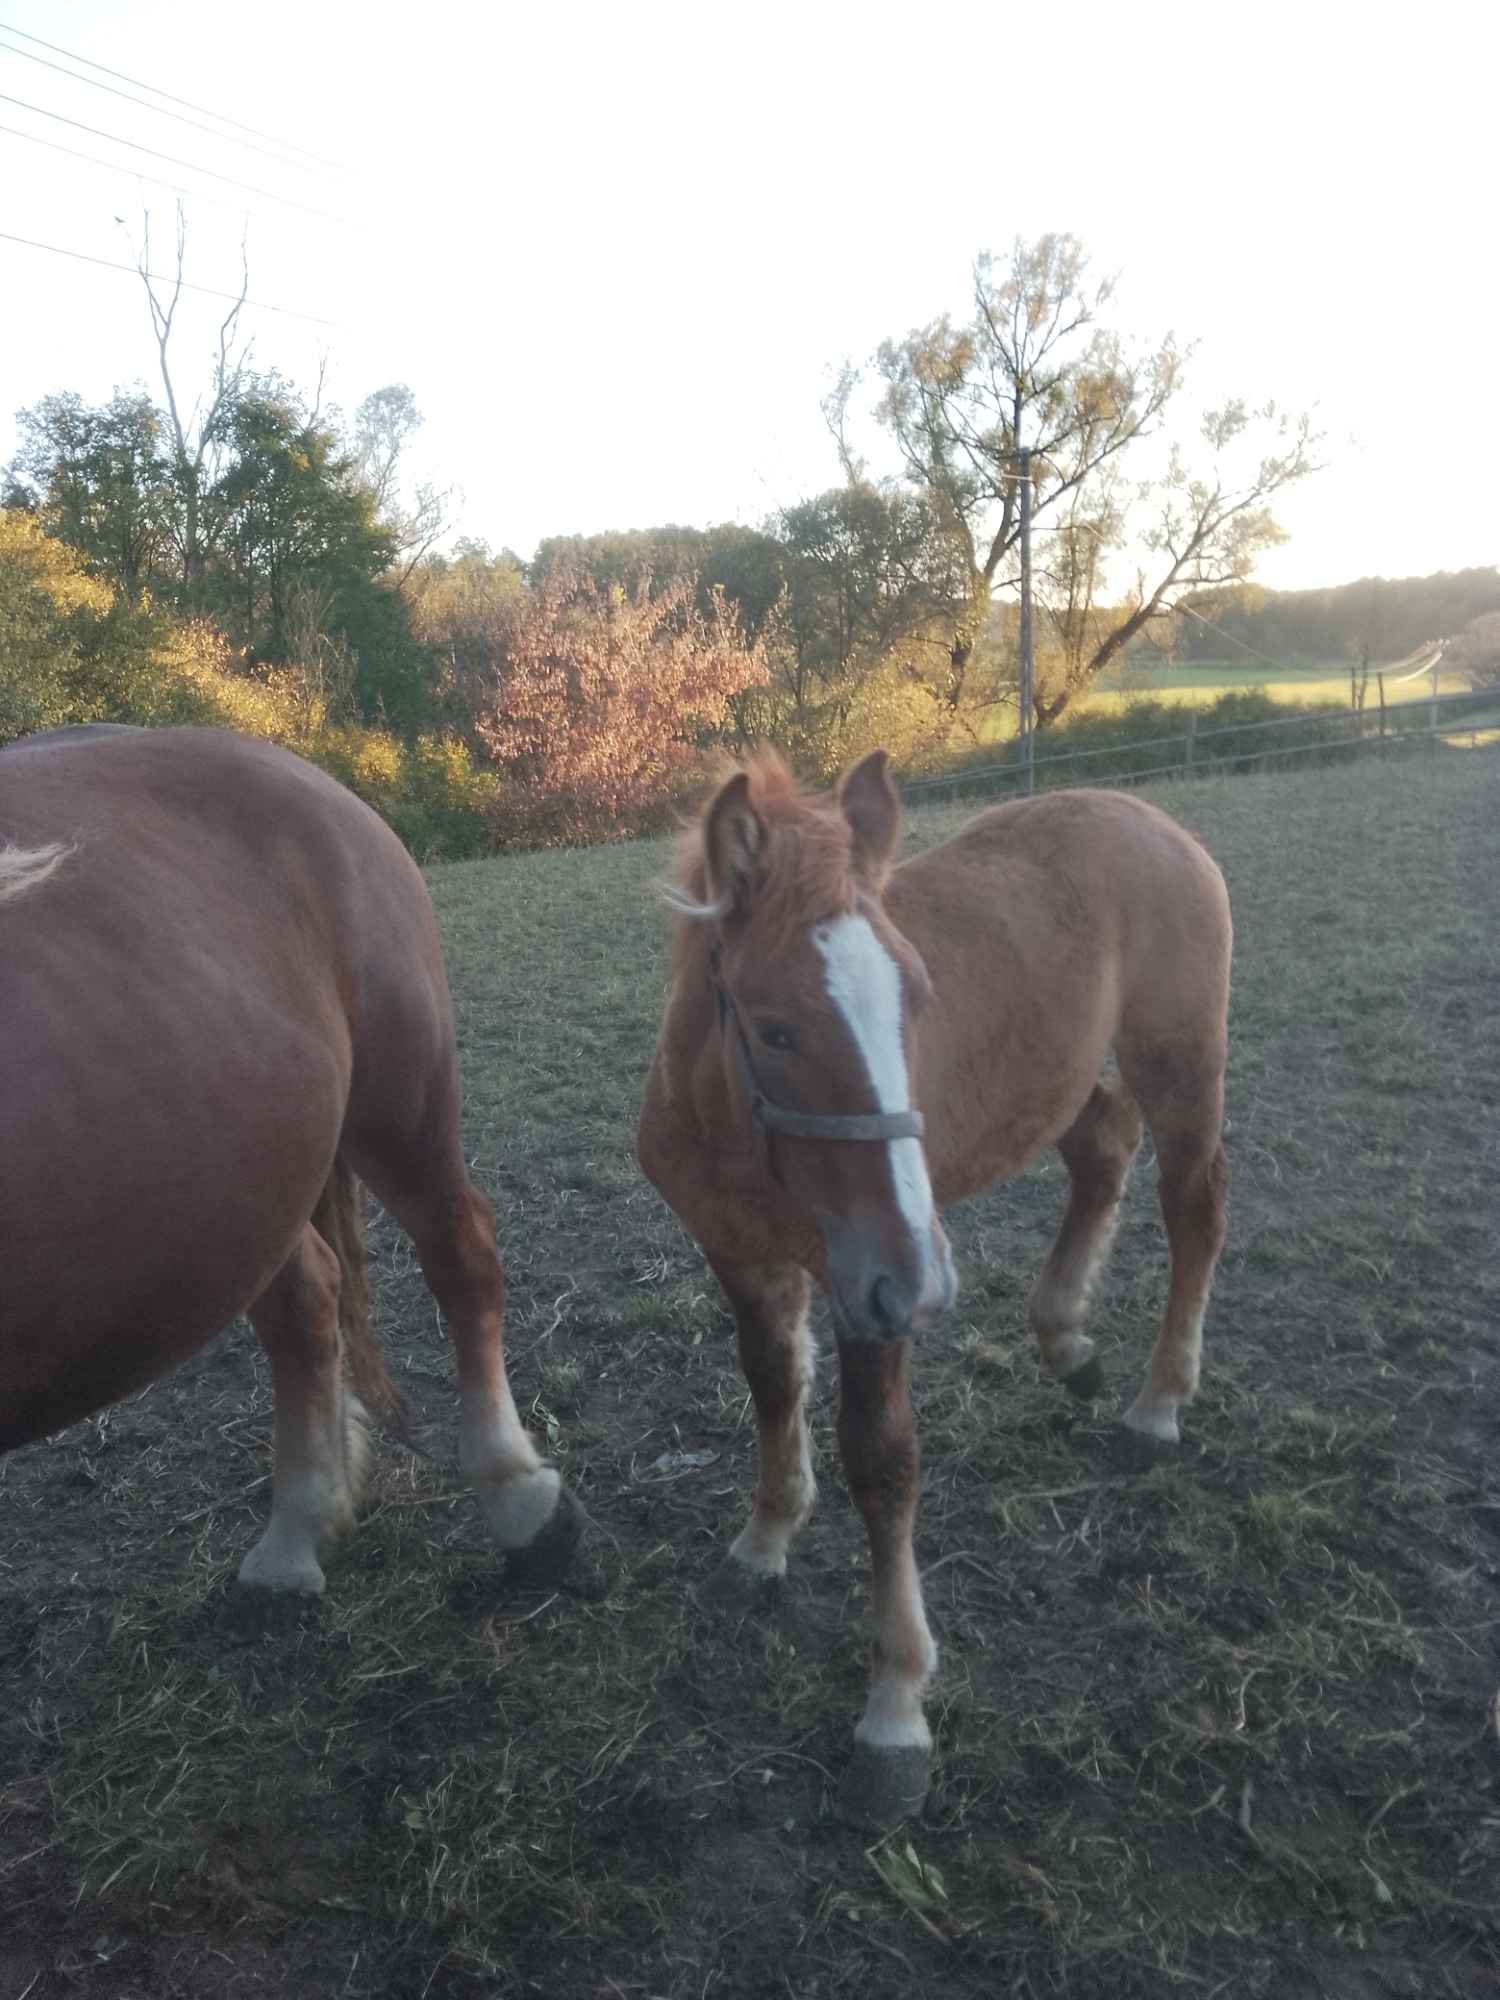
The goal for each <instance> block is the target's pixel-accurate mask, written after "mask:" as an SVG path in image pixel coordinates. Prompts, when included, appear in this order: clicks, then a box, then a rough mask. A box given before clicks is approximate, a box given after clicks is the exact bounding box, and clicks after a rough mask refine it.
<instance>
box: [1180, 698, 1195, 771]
mask: <svg viewBox="0 0 1500 2000" xmlns="http://www.w3.org/2000/svg"><path fill="white" fill-rule="evenodd" d="M1197 734H1198V711H1197V709H1196V708H1190V709H1189V710H1188V726H1187V735H1186V737H1185V738H1184V739H1183V741H1184V742H1185V743H1186V745H1187V750H1186V753H1185V755H1184V758H1183V764H1184V767H1185V769H1186V770H1187V771H1188V773H1189V775H1191V773H1192V769H1193V739H1194V737H1195V736H1196V735H1197Z"/></svg>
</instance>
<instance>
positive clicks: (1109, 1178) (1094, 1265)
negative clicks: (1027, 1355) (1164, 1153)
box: [1027, 1083, 1142, 1397]
mask: <svg viewBox="0 0 1500 2000" xmlns="http://www.w3.org/2000/svg"><path fill="white" fill-rule="evenodd" d="M1141 1130H1142V1127H1141V1115H1140V1112H1139V1111H1138V1110H1137V1109H1136V1106H1135V1103H1134V1101H1133V1099H1132V1098H1131V1097H1130V1096H1129V1095H1128V1093H1127V1092H1126V1091H1125V1090H1123V1089H1121V1088H1119V1087H1118V1086H1115V1087H1111V1086H1109V1085H1107V1084H1103V1083H1100V1084H1096V1085H1095V1087H1094V1090H1093V1092H1092V1094H1091V1095H1090V1097H1089V1101H1088V1103H1087V1104H1086V1105H1085V1106H1084V1108H1083V1110H1082V1111H1081V1112H1080V1113H1079V1115H1078V1117H1077V1118H1076V1119H1075V1120H1074V1121H1073V1123H1072V1125H1071V1126H1069V1128H1068V1130H1067V1131H1066V1132H1065V1133H1064V1134H1063V1136H1062V1137H1061V1139H1059V1140H1058V1142H1057V1150H1058V1151H1059V1152H1060V1153H1061V1154H1062V1157H1063V1162H1064V1164H1065V1165H1066V1167H1067V1169H1068V1178H1069V1182H1070V1186H1069V1190H1068V1206H1067V1208H1066V1210H1065V1211H1064V1213H1063V1219H1062V1227H1061V1228H1060V1229H1059V1230H1058V1232H1057V1241H1056V1242H1055V1243H1054V1244H1053V1246H1052V1249H1051V1251H1050V1252H1049V1254H1048V1257H1047V1261H1046V1263H1045V1264H1044V1265H1043V1266H1042V1274H1041V1276H1040V1277H1039V1278H1038V1279H1037V1282H1036V1285H1035V1286H1034V1288H1033V1290H1032V1294H1031V1299H1030V1301H1029V1304H1028V1306H1027V1317H1028V1319H1029V1320H1030V1322H1031V1330H1032V1332H1033V1333H1034V1334H1035V1335H1036V1339H1037V1346H1038V1347H1039V1348H1040V1350H1041V1357H1042V1366H1043V1367H1044V1368H1045V1369H1046V1370H1047V1372H1048V1374H1049V1375H1053V1376H1056V1377H1057V1379H1058V1380H1059V1381H1060V1382H1062V1384H1063V1385H1064V1387H1065V1388H1068V1389H1071V1390H1072V1391H1073V1393H1074V1395H1075V1396H1083V1397H1091V1396H1097V1395H1098V1393H1099V1391H1100V1389H1101V1388H1102V1387H1103V1379H1104V1377H1103V1370H1102V1368H1101V1367H1100V1365H1099V1361H1098V1358H1097V1356H1096V1355H1095V1353H1094V1343H1093V1341H1092V1340H1090V1339H1089V1337H1088V1335H1087V1334H1086V1333H1084V1332H1083V1331H1082V1328H1083V1317H1084V1313H1085V1311H1086V1310H1087V1307H1088V1297H1089V1291H1090V1288H1091V1287H1092V1285H1093V1282H1094V1280H1095V1278H1096V1277H1097V1276H1098V1274H1099V1271H1100V1269H1101V1267H1102V1266H1103V1263H1104V1260H1105V1258H1106V1256H1108V1254H1109V1246H1110V1243H1111V1241H1112V1239H1113V1237H1114V1233H1115V1225H1116V1223H1117V1222H1118V1220H1119V1215H1120V1198H1121V1196H1122V1195H1123V1194H1124V1192H1125V1181H1126V1178H1127V1176H1128V1175H1129V1173H1130V1163H1131V1161H1132V1160H1133V1159H1134V1158H1135V1155H1136V1150H1137V1148H1138V1147H1139V1145H1140V1143H1141Z"/></svg>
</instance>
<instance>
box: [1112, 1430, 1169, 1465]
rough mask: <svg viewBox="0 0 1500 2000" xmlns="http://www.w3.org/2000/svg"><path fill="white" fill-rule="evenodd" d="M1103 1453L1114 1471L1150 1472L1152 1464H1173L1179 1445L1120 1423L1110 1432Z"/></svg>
mask: <svg viewBox="0 0 1500 2000" xmlns="http://www.w3.org/2000/svg"><path fill="white" fill-rule="evenodd" d="M1105 1455H1106V1457H1107V1459H1108V1461H1109V1463H1110V1464H1111V1465H1112V1466H1114V1468H1115V1469H1116V1471H1119V1472H1150V1471H1151V1470H1152V1468H1153V1467H1154V1466H1158V1465H1173V1464H1175V1463H1176V1461H1177V1459H1178V1457H1179V1456H1180V1447H1179V1446H1177V1445H1175V1444H1170V1443H1168V1442H1167V1440H1166V1439H1164V1438H1154V1437H1148V1436H1147V1435H1146V1434H1145V1433H1144V1432H1143V1431H1133V1430H1131V1428H1130V1427H1129V1425H1128V1424H1121V1425H1120V1427H1119V1428H1118V1429H1117V1430H1112V1431H1111V1432H1110V1434H1109V1441H1108V1444H1107V1446H1106V1448H1105Z"/></svg>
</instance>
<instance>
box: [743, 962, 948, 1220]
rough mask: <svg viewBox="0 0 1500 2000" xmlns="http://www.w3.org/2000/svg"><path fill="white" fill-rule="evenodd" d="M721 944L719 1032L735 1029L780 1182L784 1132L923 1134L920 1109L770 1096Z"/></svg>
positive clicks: (883, 1136) (872, 1136) (758, 1124)
mask: <svg viewBox="0 0 1500 2000" xmlns="http://www.w3.org/2000/svg"><path fill="white" fill-rule="evenodd" d="M722 957H723V951H722V947H721V946H720V945H719V944H718V943H717V942H716V943H715V944H714V947H713V950H712V951H711V952H710V953H709V959H708V983H709V985H710V986H712V988H713V990H714V999H715V1000H716V1001H717V1003H718V1008H719V1031H720V1033H721V1034H722V1033H724V1032H725V1030H726V1028H727V1027H729V1026H732V1027H733V1029H734V1052H735V1055H736V1056H737V1057H738V1059H739V1071H740V1078H741V1081H742V1082H743V1083H744V1086H745V1095H746V1096H747V1097H748V1098H749V1100H750V1123H751V1125H752V1126H753V1127H754V1128H755V1130H756V1131H757V1132H758V1133H759V1134H760V1138H761V1142H762V1144H763V1145H764V1146H765V1149H766V1160H767V1164H768V1165H769V1166H770V1169H771V1172H772V1174H773V1175H774V1176H775V1178H776V1179H777V1180H778V1181H779V1180H780V1179H781V1175H780V1174H779V1173H778V1172H777V1170H776V1163H775V1161H774V1159H773V1158H772V1156H771V1139H772V1137H773V1136H774V1135H776V1134H781V1135H782V1136H784V1137H785V1138H788V1139H853V1140H862V1141H865V1142H870V1141H883V1140H887V1139H920V1138H921V1136H922V1134H923V1132H924V1131H925V1130H926V1122H925V1120H924V1119H923V1117H922V1114H921V1112H920V1111H855V1112H849V1113H838V1112H809V1111H788V1110H786V1109H785V1107H784V1106H782V1105H780V1104H777V1103H775V1102H774V1100H773V1099H771V1098H769V1097H767V1096H766V1093H765V1092H764V1091H763V1090H762V1089H761V1087H760V1079H759V1078H758V1077H757V1076H756V1074H755V1063H754V1059H753V1058H752V1056H751V1054H750V1037H749V1036H748V1035H747V1034H746V1033H745V1024H744V1022H743V1021H742V1020H741V1019H740V1010H739V1008H738V1007H736V1005H735V1004H734V995H733V994H732V993H731V992H730V990H729V988H728V987H727V986H726V985H725V984H724V980H723V977H722V975H721V973H720V970H719V967H720V964H721V962H722Z"/></svg>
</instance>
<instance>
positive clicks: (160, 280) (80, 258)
mask: <svg viewBox="0 0 1500 2000" xmlns="http://www.w3.org/2000/svg"><path fill="white" fill-rule="evenodd" d="M0 243H23V244H24V245H25V246H26V248H27V249H28V250H49V251H51V253H52V255H53V256H54V257H72V258H74V259H76V261H77V262H78V263H80V264H98V265H100V266H102V268H103V269H104V270H106V271H124V272H125V273H126V275H127V276H128V277H132V278H140V277H146V278H150V279H151V281H152V282H153V284H157V285H174V286H181V288H182V290H183V291H185V292H202V293H203V295H204V296H205V298H210V299H229V300H230V301H231V302H234V301H237V300H239V298H240V295H239V293H238V292H219V291H215V290H214V288H213V287H212V286H211V285H194V284H190V283H189V282H188V280H187V279H186V278H168V277H164V276H163V275H162V273H161V272H160V271H142V270H141V268H140V266H139V265H138V264H117V263H115V262H114V260H113V259H112V258H110V257H91V256H89V254H88V252H87V251H85V250H67V249H64V247H63V246H62V244H60V243H38V242H37V241H36V240H35V239H34V238H33V237H30V236H12V235H11V233H10V231H9V230H8V229H0ZM240 302H241V303H243V304H244V305H246V306H249V307H252V308H253V309H254V310H255V311H256V312H268V313H280V314H281V315H282V316H283V317H284V318H286V319H305V320H307V321H309V322H310V323H311V324H312V325H313V326H331V327H338V326H340V324H341V322H340V321H338V320H336V319H319V318H318V316H317V315H316V313H305V312H298V311H297V310H296V308H295V307H294V306H272V305H267V304H266V303H265V302H264V300H262V299H245V300H243V301H240Z"/></svg>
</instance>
